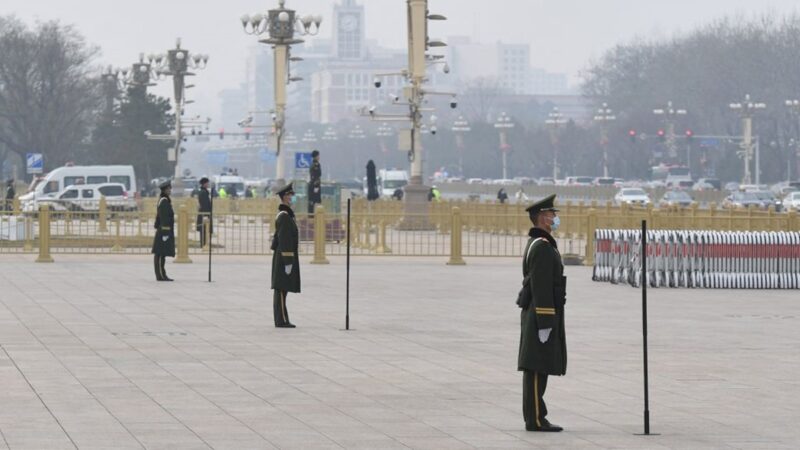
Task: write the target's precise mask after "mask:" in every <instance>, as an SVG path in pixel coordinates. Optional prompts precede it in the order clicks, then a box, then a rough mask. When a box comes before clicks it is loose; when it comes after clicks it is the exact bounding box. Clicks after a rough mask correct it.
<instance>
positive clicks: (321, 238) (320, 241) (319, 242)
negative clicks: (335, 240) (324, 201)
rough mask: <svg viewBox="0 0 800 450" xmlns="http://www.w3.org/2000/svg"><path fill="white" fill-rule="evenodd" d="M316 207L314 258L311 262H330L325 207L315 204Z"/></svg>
mask: <svg viewBox="0 0 800 450" xmlns="http://www.w3.org/2000/svg"><path fill="white" fill-rule="evenodd" d="M315 206H316V208H315V209H314V259H312V260H311V264H330V262H329V261H328V259H327V258H325V231H326V228H325V207H324V206H322V205H319V204H317V205H315Z"/></svg>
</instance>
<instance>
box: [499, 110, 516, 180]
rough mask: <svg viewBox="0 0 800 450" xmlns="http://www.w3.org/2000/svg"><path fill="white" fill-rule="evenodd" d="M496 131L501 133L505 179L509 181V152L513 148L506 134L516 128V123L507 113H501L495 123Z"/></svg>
mask: <svg viewBox="0 0 800 450" xmlns="http://www.w3.org/2000/svg"><path fill="white" fill-rule="evenodd" d="M494 127H495V129H497V131H499V132H500V152H501V153H502V155H503V179H504V180H506V179H508V151H509V150H510V149H511V146H510V145H508V138H507V136H506V132H507V131H508V130H510V129H512V128H514V121H512V120H511V117H508V116H507V115H506V113H505V112H502V113H500V116H499V117H498V118H497V121H496V122H495V123H494Z"/></svg>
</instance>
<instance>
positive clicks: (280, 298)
mask: <svg viewBox="0 0 800 450" xmlns="http://www.w3.org/2000/svg"><path fill="white" fill-rule="evenodd" d="M277 194H278V197H280V199H281V204H280V205H278V216H277V217H275V235H274V236H273V241H272V250H273V253H272V289H273V290H274V291H275V292H274V294H273V297H272V309H273V314H274V317H275V326H276V327H278V328H294V327H295V326H294V325H293V324H292V323H291V322H289V311H287V309H286V295H287V294H288V293H289V292H295V293H300V258H299V255H298V246H299V243H300V233H299V231H298V229H297V222H296V221H295V217H294V211H292V206H291V205H292V196H293V195H294V189H293V188H292V184H291V183H289V185H288V186H286V187H284V188H282V189H280V190H278V192H277Z"/></svg>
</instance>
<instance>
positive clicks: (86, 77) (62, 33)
mask: <svg viewBox="0 0 800 450" xmlns="http://www.w3.org/2000/svg"><path fill="white" fill-rule="evenodd" d="M96 53H97V50H96V49H95V48H94V47H91V46H89V45H87V44H86V42H85V41H84V39H83V37H81V36H80V35H79V34H78V33H77V32H76V31H75V30H74V29H73V28H72V27H69V26H64V25H61V24H59V23H58V22H46V23H41V24H38V25H36V27H35V28H34V29H29V28H28V27H26V26H25V25H24V24H22V23H21V22H20V21H18V20H17V19H15V18H14V17H5V18H4V17H0V143H2V144H4V145H5V146H6V148H7V149H8V150H9V151H10V152H13V153H16V154H17V155H19V156H20V158H24V155H25V153H26V152H37V153H43V154H44V155H45V161H46V164H47V166H49V167H54V166H59V165H61V164H63V163H64V162H66V161H69V160H70V159H73V158H75V157H76V156H78V155H80V154H81V150H82V149H83V148H84V147H85V144H86V139H87V137H88V136H89V129H90V127H91V123H92V117H93V114H92V113H93V111H95V110H96V109H97V107H98V99H99V97H98V95H97V90H96V83H95V82H94V81H93V80H92V77H91V73H92V72H93V71H94V67H93V66H92V60H93V59H94V57H95V55H96Z"/></svg>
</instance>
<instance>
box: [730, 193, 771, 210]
mask: <svg viewBox="0 0 800 450" xmlns="http://www.w3.org/2000/svg"><path fill="white" fill-rule="evenodd" d="M762 204H763V203H762V202H761V200H760V199H759V198H758V197H756V194H754V193H752V192H744V191H734V192H731V194H730V195H728V196H727V197H725V199H724V200H723V201H722V207H723V208H729V209H730V208H734V209H735V208H749V207H750V205H754V206H756V207H759V208H760V207H761V205H762Z"/></svg>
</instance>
